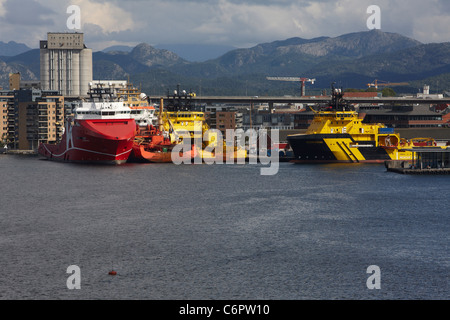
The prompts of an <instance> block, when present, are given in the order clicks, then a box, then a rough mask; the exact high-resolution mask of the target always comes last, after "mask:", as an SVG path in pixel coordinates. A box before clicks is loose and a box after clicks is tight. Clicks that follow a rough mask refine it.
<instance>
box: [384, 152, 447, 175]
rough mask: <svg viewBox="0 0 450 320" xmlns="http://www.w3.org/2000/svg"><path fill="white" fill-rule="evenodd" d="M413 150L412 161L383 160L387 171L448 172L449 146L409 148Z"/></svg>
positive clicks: (406, 172)
mask: <svg viewBox="0 0 450 320" xmlns="http://www.w3.org/2000/svg"><path fill="white" fill-rule="evenodd" d="M409 151H412V152H413V159H412V161H405V160H388V161H385V163H384V164H385V166H386V169H387V171H390V172H396V173H401V174H432V175H442V174H450V148H449V147H428V148H414V149H409Z"/></svg>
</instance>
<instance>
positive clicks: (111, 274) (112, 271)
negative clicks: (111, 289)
mask: <svg viewBox="0 0 450 320" xmlns="http://www.w3.org/2000/svg"><path fill="white" fill-rule="evenodd" d="M108 274H109V275H110V276H115V275H116V274H117V272H116V271H114V270H111V271H110V272H109V273H108Z"/></svg>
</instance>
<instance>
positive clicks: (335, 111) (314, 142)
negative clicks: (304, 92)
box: [287, 86, 439, 163]
mask: <svg viewBox="0 0 450 320" xmlns="http://www.w3.org/2000/svg"><path fill="white" fill-rule="evenodd" d="M314 113H315V115H314V119H313V122H312V123H311V125H310V126H309V128H308V129H307V131H306V133H304V134H296V135H290V136H288V137H287V140H288V142H289V144H290V146H291V147H292V150H293V152H294V159H293V160H292V162H295V163H332V162H343V163H364V162H369V163H370V162H372V163H383V162H384V161H386V160H403V161H412V159H413V156H414V148H415V147H419V146H420V147H425V146H426V147H429V148H439V147H438V146H436V142H435V141H434V139H432V138H416V139H411V140H406V139H403V138H401V137H400V135H399V134H398V133H395V132H394V129H393V128H388V127H386V126H385V125H383V124H380V123H377V124H367V123H363V122H362V121H363V119H361V118H360V117H359V116H358V113H357V112H356V111H355V110H354V108H353V107H352V106H350V105H349V104H347V103H346V102H345V100H344V99H343V92H342V90H341V89H336V88H334V86H333V87H332V98H331V102H330V104H329V105H328V106H326V107H325V108H321V109H320V110H319V111H315V110H314Z"/></svg>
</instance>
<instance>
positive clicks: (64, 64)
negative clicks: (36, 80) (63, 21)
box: [40, 32, 93, 97]
mask: <svg viewBox="0 0 450 320" xmlns="http://www.w3.org/2000/svg"><path fill="white" fill-rule="evenodd" d="M40 68H41V69H40V71H41V89H42V90H55V91H59V92H60V94H61V95H63V96H68V97H78V96H79V97H85V96H87V93H88V91H89V83H90V82H92V73H93V70H92V49H88V48H87V47H86V46H85V44H84V36H83V33H77V32H75V33H52V32H49V33H47V40H41V41H40Z"/></svg>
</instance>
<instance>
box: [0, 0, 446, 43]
mask: <svg viewBox="0 0 450 320" xmlns="http://www.w3.org/2000/svg"><path fill="white" fill-rule="evenodd" d="M70 5H77V6H79V8H80V10H81V29H80V30H78V31H80V32H84V33H85V42H86V44H87V46H88V47H90V48H92V49H94V50H101V49H104V48H105V47H108V46H111V45H129V46H134V45H136V44H138V43H141V42H146V43H149V44H151V45H157V44H162V43H164V44H186V43H194V44H222V45H231V46H235V47H241V48H242V47H251V46H253V45H256V44H258V43H263V42H271V41H275V40H284V39H287V38H290V37H301V38H307V39H310V38H314V37H319V36H330V37H335V36H339V35H342V34H345V33H350V32H358V31H367V30H368V27H367V20H368V19H369V17H370V16H371V14H368V13H367V8H368V7H369V6H370V5H377V6H378V7H379V8H380V9H381V15H380V16H381V30H382V31H385V32H395V33H400V34H402V35H405V36H408V37H411V38H414V39H416V40H419V41H421V42H423V43H430V42H447V41H450V32H449V31H450V0H427V1H424V0H395V1H390V0H389V1H388V0H337V1H336V0H316V1H308V0H306V1H304V0H121V1H119V0H0V41H4V42H9V41H11V40H14V41H16V42H21V43H25V44H27V45H28V46H29V47H31V48H37V47H38V46H39V40H43V39H46V33H47V32H66V31H70V30H69V29H68V27H67V20H68V19H69V18H70V16H71V15H70V14H68V13H67V8H68V7H69V6H70Z"/></svg>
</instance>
